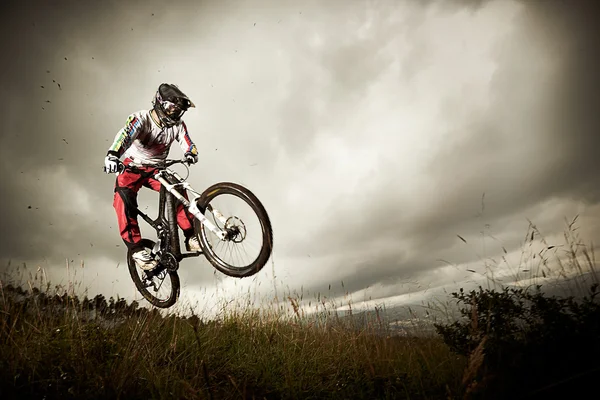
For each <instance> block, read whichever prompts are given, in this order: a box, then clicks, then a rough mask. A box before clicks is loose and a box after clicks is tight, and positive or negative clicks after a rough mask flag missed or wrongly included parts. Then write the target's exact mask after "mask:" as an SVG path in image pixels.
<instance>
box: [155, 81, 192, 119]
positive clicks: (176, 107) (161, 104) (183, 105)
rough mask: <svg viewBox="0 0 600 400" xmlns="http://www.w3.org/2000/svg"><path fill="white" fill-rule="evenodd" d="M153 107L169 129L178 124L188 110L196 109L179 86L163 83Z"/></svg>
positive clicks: (157, 92)
mask: <svg viewBox="0 0 600 400" xmlns="http://www.w3.org/2000/svg"><path fill="white" fill-rule="evenodd" d="M152 106H153V108H154V110H155V111H156V115H157V116H158V119H159V120H160V122H161V123H162V124H163V125H164V126H165V127H167V128H169V127H171V126H173V125H176V124H178V123H179V122H180V121H181V117H182V116H183V113H185V112H186V111H187V109H188V108H190V107H196V106H195V105H194V103H192V101H191V100H190V99H189V98H188V97H187V96H186V95H185V93H183V92H182V91H181V90H179V88H178V87H177V85H173V84H170V83H162V84H161V85H160V86H159V87H158V90H157V91H156V94H155V95H154V99H153V100H152Z"/></svg>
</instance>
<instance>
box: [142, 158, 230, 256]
mask: <svg viewBox="0 0 600 400" xmlns="http://www.w3.org/2000/svg"><path fill="white" fill-rule="evenodd" d="M154 179H156V180H157V181H159V182H160V183H161V185H162V186H161V188H160V191H159V203H158V204H159V205H158V216H157V218H156V219H154V220H153V219H152V218H150V217H149V216H148V215H147V214H145V213H143V212H142V211H141V210H139V208H138V209H137V213H138V215H140V216H141V217H142V218H143V219H144V221H146V222H147V223H148V224H149V225H150V226H152V227H153V228H154V229H155V230H156V232H157V234H158V240H157V242H156V245H155V247H154V249H153V250H152V251H153V253H158V252H159V251H160V249H161V244H162V241H163V240H165V239H166V240H168V241H169V245H170V246H169V247H170V249H171V254H172V255H173V256H174V257H175V259H176V260H177V261H178V262H179V261H181V260H182V259H184V258H187V257H196V256H199V255H200V254H202V253H201V252H199V253H192V252H188V253H182V252H181V245H180V242H179V229H178V226H177V203H178V202H179V203H182V204H183V206H184V208H186V209H187V210H188V211H189V212H190V213H191V214H192V215H194V217H195V218H197V219H198V220H199V221H200V222H201V223H202V224H203V225H204V226H206V227H207V228H208V229H209V230H210V231H211V232H213V233H214V234H215V235H216V236H217V237H218V238H219V239H221V240H225V239H226V235H227V232H225V231H223V230H222V229H220V228H219V227H218V226H215V225H214V224H213V223H212V222H210V221H209V220H208V219H207V218H206V217H205V216H204V214H202V212H201V211H200V209H199V208H198V205H197V201H196V200H197V199H198V198H199V197H200V196H201V194H200V193H198V192H197V191H196V190H194V189H193V188H192V186H191V185H190V183H189V182H186V181H185V180H184V179H183V178H182V177H181V176H180V175H179V174H178V173H177V172H175V171H173V170H171V169H168V168H164V169H161V170H160V171H158V172H156V173H155V174H154ZM179 190H184V191H187V192H188V193H191V194H192V197H191V199H189V200H188V199H186V198H185V197H184V195H183V194H182V193H181V192H180V191H179ZM207 209H208V210H209V211H210V212H211V213H212V214H213V215H214V216H215V217H216V218H217V219H218V220H219V221H220V222H222V223H223V225H224V226H225V224H226V223H227V220H226V219H225V218H224V217H223V215H222V214H221V213H220V212H219V211H218V210H217V209H215V208H213V207H211V206H210V205H209V206H208V207H207ZM165 226H166V227H168V233H169V235H168V237H165V234H164V227H165Z"/></svg>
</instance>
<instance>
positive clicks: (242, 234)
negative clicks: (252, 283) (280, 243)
mask: <svg viewBox="0 0 600 400" xmlns="http://www.w3.org/2000/svg"><path fill="white" fill-rule="evenodd" d="M198 208H199V209H200V210H202V212H203V213H204V215H205V216H206V217H207V218H208V220H209V221H210V222H211V223H213V224H214V225H216V226H218V227H219V228H220V229H222V230H225V231H226V232H227V233H228V237H227V240H221V239H219V238H218V237H217V236H216V235H215V234H214V233H213V232H211V231H210V230H209V229H208V228H207V227H206V226H205V225H204V224H202V223H201V222H200V221H198V220H197V219H196V220H194V227H195V229H196V233H197V234H198V238H199V240H200V247H201V248H202V252H203V253H204V256H205V257H206V259H207V260H208V261H209V262H210V263H211V264H212V265H213V266H214V267H215V268H216V269H218V270H219V271H221V272H222V273H224V274H225V275H229V276H233V277H236V278H243V277H247V276H251V275H254V274H256V273H257V272H258V271H260V270H261V269H262V268H263V267H264V266H265V264H266V263H267V261H268V260H269V257H270V256H271V252H272V249H273V229H272V227H271V221H270V220H269V216H268V215H267V211H266V210H265V208H264V207H263V205H262V204H261V202H260V201H259V200H258V198H257V197H256V196H255V195H254V194H253V193H252V192H250V191H249V190H248V189H246V188H244V187H243V186H241V185H238V184H236V183H231V182H220V183H217V184H214V185H212V186H211V187H209V188H208V189H206V190H205V191H204V192H203V193H202V195H201V196H200V198H199V199H198ZM217 210H218V212H219V213H220V214H222V218H221V219H219V218H218V216H215V211H217Z"/></svg>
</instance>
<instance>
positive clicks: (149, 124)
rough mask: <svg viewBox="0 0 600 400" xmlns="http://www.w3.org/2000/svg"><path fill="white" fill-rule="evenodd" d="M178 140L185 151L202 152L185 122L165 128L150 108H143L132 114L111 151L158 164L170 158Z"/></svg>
mask: <svg viewBox="0 0 600 400" xmlns="http://www.w3.org/2000/svg"><path fill="white" fill-rule="evenodd" d="M174 141H177V142H178V143H179V145H180V146H181V150H183V152H184V154H185V153H192V154H194V155H197V154H198V149H197V148H196V145H195V144H194V143H193V142H192V139H191V138H190V135H189V134H188V131H187V127H186V125H185V122H183V121H181V122H180V123H179V124H177V125H174V126H172V127H169V128H163V127H160V126H159V125H158V123H157V122H156V121H155V120H154V118H152V116H151V115H150V110H141V111H137V112H134V113H133V114H130V115H129V117H128V118H127V122H126V123H125V126H124V127H123V128H121V130H119V132H117V135H116V136H115V139H114V141H113V143H112V145H111V146H110V148H109V149H108V152H109V153H113V154H115V155H117V156H118V157H119V158H120V157H121V156H123V155H124V156H125V158H127V157H128V158H130V159H132V160H133V161H134V162H136V163H141V164H156V163H159V162H161V161H164V160H165V159H166V158H167V156H168V154H169V149H170V147H171V144H172V143H173V142H174Z"/></svg>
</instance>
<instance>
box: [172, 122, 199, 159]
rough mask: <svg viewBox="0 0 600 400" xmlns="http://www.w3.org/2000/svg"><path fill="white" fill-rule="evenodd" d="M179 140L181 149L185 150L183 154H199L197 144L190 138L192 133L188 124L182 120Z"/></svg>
mask: <svg viewBox="0 0 600 400" xmlns="http://www.w3.org/2000/svg"><path fill="white" fill-rule="evenodd" d="M177 141H178V142H179V145H180V146H181V150H183V154H188V153H191V154H193V155H195V156H197V155H198V149H197V148H196V145H195V144H194V142H192V139H191V138H190V134H189V133H188V130H187V126H186V125H185V122H183V121H182V122H181V125H180V128H179V134H178V135H177Z"/></svg>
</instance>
